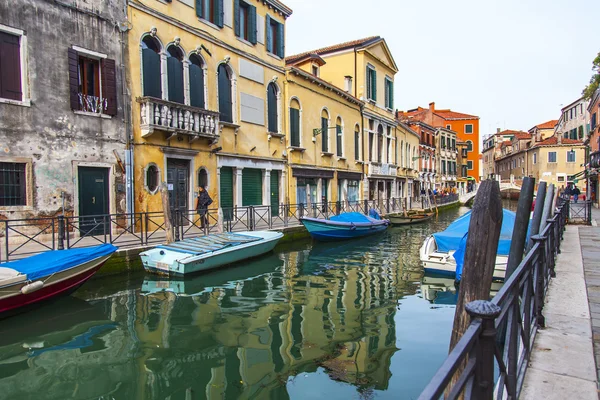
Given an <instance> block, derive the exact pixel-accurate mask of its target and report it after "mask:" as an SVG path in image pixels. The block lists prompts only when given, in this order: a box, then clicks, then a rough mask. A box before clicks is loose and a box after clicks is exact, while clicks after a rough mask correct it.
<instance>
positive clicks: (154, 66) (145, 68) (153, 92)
mask: <svg viewBox="0 0 600 400" xmlns="http://www.w3.org/2000/svg"><path fill="white" fill-rule="evenodd" d="M160 47H161V46H160V44H159V43H158V40H156V39H155V38H153V37H152V36H146V37H144V39H142V75H143V80H142V83H143V85H144V87H143V88H142V89H143V91H142V92H143V94H144V96H151V97H156V98H159V99H160V98H161V97H162V86H161V77H160Z"/></svg>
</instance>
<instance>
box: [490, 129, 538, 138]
mask: <svg viewBox="0 0 600 400" xmlns="http://www.w3.org/2000/svg"><path fill="white" fill-rule="evenodd" d="M522 133H524V134H526V135H527V137H531V135H529V134H528V133H527V132H524V131H515V130H512V129H507V130H504V131H500V132H498V133H495V134H494V136H508V135H517V134H522Z"/></svg>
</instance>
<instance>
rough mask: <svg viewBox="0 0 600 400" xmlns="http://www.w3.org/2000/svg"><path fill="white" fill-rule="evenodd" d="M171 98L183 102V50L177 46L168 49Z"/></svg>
mask: <svg viewBox="0 0 600 400" xmlns="http://www.w3.org/2000/svg"><path fill="white" fill-rule="evenodd" d="M167 79H168V82H169V100H170V101H174V102H176V103H181V104H183V102H184V95H183V52H182V51H181V49H180V48H178V47H176V46H169V48H168V49H167Z"/></svg>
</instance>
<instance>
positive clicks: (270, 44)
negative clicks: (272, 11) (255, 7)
mask: <svg viewBox="0 0 600 400" xmlns="http://www.w3.org/2000/svg"><path fill="white" fill-rule="evenodd" d="M265 20H266V21H267V22H266V27H265V30H266V32H267V51H268V52H269V53H273V38H272V37H271V16H270V15H269V14H267V18H265Z"/></svg>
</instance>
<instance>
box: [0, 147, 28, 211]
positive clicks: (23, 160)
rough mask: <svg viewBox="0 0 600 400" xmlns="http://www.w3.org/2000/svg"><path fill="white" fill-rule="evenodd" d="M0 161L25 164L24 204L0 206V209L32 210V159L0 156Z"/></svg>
mask: <svg viewBox="0 0 600 400" xmlns="http://www.w3.org/2000/svg"><path fill="white" fill-rule="evenodd" d="M0 162H6V163H16V164H25V205H24V206H0V211H32V210H33V159H32V158H29V157H0Z"/></svg>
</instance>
